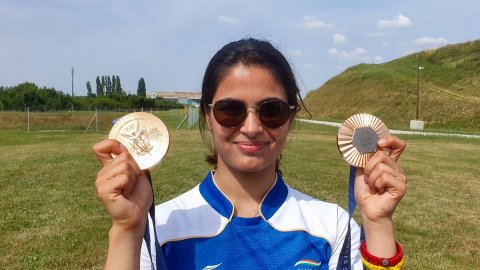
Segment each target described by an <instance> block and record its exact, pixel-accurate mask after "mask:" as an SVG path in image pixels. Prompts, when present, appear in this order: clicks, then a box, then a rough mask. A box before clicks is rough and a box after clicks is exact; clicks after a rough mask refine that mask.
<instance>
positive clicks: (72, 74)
mask: <svg viewBox="0 0 480 270" xmlns="http://www.w3.org/2000/svg"><path fill="white" fill-rule="evenodd" d="M73 74H74V72H73V67H72V97H73Z"/></svg>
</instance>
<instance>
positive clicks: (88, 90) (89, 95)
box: [87, 81, 92, 97]
mask: <svg viewBox="0 0 480 270" xmlns="http://www.w3.org/2000/svg"><path fill="white" fill-rule="evenodd" d="M91 96H92V86H91V85H90V81H87V97H91Z"/></svg>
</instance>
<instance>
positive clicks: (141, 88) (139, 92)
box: [137, 78, 147, 97]
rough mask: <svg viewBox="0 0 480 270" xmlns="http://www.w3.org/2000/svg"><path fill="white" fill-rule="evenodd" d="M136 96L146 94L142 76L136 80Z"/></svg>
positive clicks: (144, 95)
mask: <svg viewBox="0 0 480 270" xmlns="http://www.w3.org/2000/svg"><path fill="white" fill-rule="evenodd" d="M137 96H139V97H146V96H147V89H146V87H145V80H144V79H143V78H140V80H139V81H138V88H137Z"/></svg>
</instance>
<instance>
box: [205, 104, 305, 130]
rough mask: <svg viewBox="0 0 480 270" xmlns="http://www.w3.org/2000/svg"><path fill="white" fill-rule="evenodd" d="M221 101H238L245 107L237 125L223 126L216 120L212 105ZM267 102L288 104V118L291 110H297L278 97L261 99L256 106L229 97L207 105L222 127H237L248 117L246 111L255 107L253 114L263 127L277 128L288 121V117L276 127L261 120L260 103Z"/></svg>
mask: <svg viewBox="0 0 480 270" xmlns="http://www.w3.org/2000/svg"><path fill="white" fill-rule="evenodd" d="M222 101H233V102H238V103H240V104H242V105H243V106H244V108H245V116H244V117H243V119H242V121H241V122H240V123H238V124H237V125H234V126H232V127H230V126H224V125H222V124H221V123H220V122H218V120H217V118H216V117H215V112H214V107H215V104H217V103H218V102H222ZM269 102H280V103H284V104H286V105H288V108H289V109H290V114H289V116H288V117H289V118H290V117H291V115H292V113H293V112H297V106H295V105H290V104H288V103H287V102H285V101H283V100H280V99H271V100H266V101H263V102H261V103H260V104H259V105H258V106H247V104H246V103H245V102H244V101H241V100H238V99H229V98H226V99H220V100H217V101H215V102H214V103H210V104H208V107H209V108H210V109H212V113H213V116H214V117H215V120H217V122H218V123H219V124H220V125H221V126H222V127H225V128H235V127H238V126H239V125H241V124H242V123H243V122H244V121H245V119H247V117H248V112H249V109H255V115H256V116H257V117H258V119H259V120H260V122H261V123H262V125H264V126H265V127H267V128H271V129H275V128H279V127H281V126H283V125H284V124H285V123H286V122H287V121H288V118H287V120H286V121H285V122H284V123H282V124H281V125H279V126H276V127H270V126H269V125H267V124H266V123H265V122H264V120H262V117H261V115H260V107H261V106H262V105H264V104H265V103H269Z"/></svg>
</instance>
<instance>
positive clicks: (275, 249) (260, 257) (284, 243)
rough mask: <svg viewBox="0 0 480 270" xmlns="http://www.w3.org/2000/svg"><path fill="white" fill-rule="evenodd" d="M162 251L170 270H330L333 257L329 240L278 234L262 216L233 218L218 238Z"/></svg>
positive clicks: (295, 233)
mask: <svg viewBox="0 0 480 270" xmlns="http://www.w3.org/2000/svg"><path fill="white" fill-rule="evenodd" d="M162 248H163V252H164V254H165V258H166V261H167V265H168V269H218V270H220V269H328V261H329V258H330V256H331V247H330V244H329V243H328V242H327V241H326V240H324V239H322V238H319V237H314V236H311V235H309V234H308V233H306V232H303V231H290V232H281V231H277V230H275V229H273V228H272V227H271V226H270V224H268V223H267V222H266V221H265V220H263V219H262V218H261V217H256V218H240V217H233V218H232V220H231V221H230V223H229V224H228V225H227V227H226V228H225V229H224V230H223V232H221V233H220V234H219V235H217V236H215V237H211V238H191V239H184V240H181V241H173V242H168V243H166V244H165V245H163V247H162ZM299 262H314V263H310V264H308V263H299ZM209 266H210V267H215V266H216V268H208V267H209Z"/></svg>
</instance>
